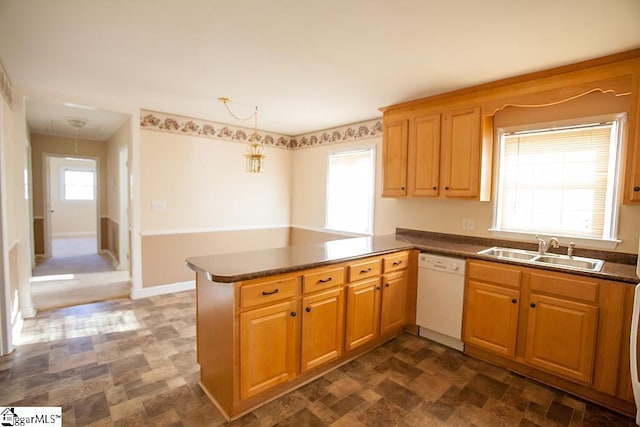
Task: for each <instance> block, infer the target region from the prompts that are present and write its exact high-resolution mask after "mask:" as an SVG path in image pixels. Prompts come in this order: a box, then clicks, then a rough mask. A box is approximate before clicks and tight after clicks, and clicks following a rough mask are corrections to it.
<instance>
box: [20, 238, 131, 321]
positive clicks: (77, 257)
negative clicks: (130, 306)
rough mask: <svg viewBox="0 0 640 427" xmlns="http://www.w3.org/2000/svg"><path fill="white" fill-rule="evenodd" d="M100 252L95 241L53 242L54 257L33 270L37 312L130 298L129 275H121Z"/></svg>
mask: <svg viewBox="0 0 640 427" xmlns="http://www.w3.org/2000/svg"><path fill="white" fill-rule="evenodd" d="M96 250H97V246H96V239H95V237H65V238H55V239H53V242H52V253H53V254H54V256H53V257H51V258H48V259H45V260H41V261H39V262H38V263H37V265H36V267H35V268H34V270H33V278H32V279H31V298H32V300H33V306H34V308H35V309H36V310H44V309H49V308H57V307H66V306H70V305H75V304H85V303H90V302H95V301H104V300H109V299H114V298H120V297H128V296H129V292H130V289H131V283H130V278H129V271H128V270H127V271H117V270H116V269H115V268H114V267H113V263H112V260H111V257H110V256H109V255H107V254H100V253H97V252H96Z"/></svg>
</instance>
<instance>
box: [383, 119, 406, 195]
mask: <svg viewBox="0 0 640 427" xmlns="http://www.w3.org/2000/svg"><path fill="white" fill-rule="evenodd" d="M408 143H409V120H406V119H405V120H397V121H392V122H386V123H385V124H384V139H383V144H382V197H399V196H406V195H407V152H408Z"/></svg>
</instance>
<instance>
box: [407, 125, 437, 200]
mask: <svg viewBox="0 0 640 427" xmlns="http://www.w3.org/2000/svg"><path fill="white" fill-rule="evenodd" d="M408 166H409V170H408V174H409V178H408V179H409V182H408V184H409V195H411V196H423V197H428V196H431V197H435V196H437V195H438V185H439V180H440V114H433V115H430V116H422V117H416V118H415V119H413V121H412V123H411V129H410V131H409V165H408Z"/></svg>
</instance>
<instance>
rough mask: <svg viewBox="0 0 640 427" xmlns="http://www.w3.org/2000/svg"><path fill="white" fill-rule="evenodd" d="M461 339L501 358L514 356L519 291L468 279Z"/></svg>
mask: <svg viewBox="0 0 640 427" xmlns="http://www.w3.org/2000/svg"><path fill="white" fill-rule="evenodd" d="M466 299H467V301H466V322H465V328H464V340H465V342H467V343H471V344H474V345H477V346H479V347H482V348H484V349H487V350H489V351H493V352H495V353H498V354H501V355H504V356H512V357H513V356H515V353H516V337H517V333H518V312H519V305H518V302H519V300H520V291H519V290H517V289H512V288H507V287H503V286H498V285H491V284H487V283H480V282H477V281H472V280H469V282H468V283H467V298H466Z"/></svg>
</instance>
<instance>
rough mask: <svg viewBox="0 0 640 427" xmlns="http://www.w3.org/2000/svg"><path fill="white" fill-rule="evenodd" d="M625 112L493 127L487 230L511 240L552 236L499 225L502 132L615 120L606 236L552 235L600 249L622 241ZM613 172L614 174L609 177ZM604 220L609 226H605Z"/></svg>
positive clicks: (561, 241) (564, 240)
mask: <svg viewBox="0 0 640 427" xmlns="http://www.w3.org/2000/svg"><path fill="white" fill-rule="evenodd" d="M626 120H627V115H626V113H620V114H607V115H600V116H595V117H583V118H578V119H570V120H561V121H555V122H545V123H535V124H527V125H518V126H510V127H505V128H499V129H496V130H495V141H497V143H498V144H497V149H496V150H495V153H494V165H495V167H494V171H495V173H494V179H493V188H494V197H493V220H492V226H491V228H490V229H489V232H490V233H491V235H492V236H496V237H500V238H506V239H513V240H531V241H534V242H535V241H536V238H535V236H536V235H540V236H541V237H550V236H551V235H548V234H545V233H542V232H535V231H531V232H527V231H515V230H505V229H502V228H500V224H499V221H500V214H501V213H500V194H499V192H500V188H501V185H500V184H501V182H500V179H501V177H502V174H501V170H500V168H501V166H502V165H501V160H502V152H503V149H504V148H503V139H502V138H503V135H505V134H507V133H511V132H516V131H523V130H528V131H536V130H545V129H554V128H562V127H571V126H579V125H580V124H587V123H599V122H614V126H615V127H616V128H617V135H616V136H617V139H616V141H615V142H614V143H613V144H611V146H610V159H612V158H613V160H610V162H609V163H610V165H613V167H610V168H609V174H610V177H609V179H608V180H607V185H608V190H610V191H611V199H610V200H611V203H610V209H609V210H608V212H606V213H605V216H606V218H605V227H606V228H607V230H606V231H605V234H607V235H608V237H604V238H589V237H583V236H573V235H571V234H554V235H553V237H557V238H558V239H559V241H560V243H561V244H568V243H569V242H570V241H571V242H574V243H576V244H577V245H579V246H588V247H593V248H602V249H614V248H615V247H616V246H617V245H618V243H620V242H622V240H620V239H618V238H617V236H618V221H619V206H620V198H621V188H620V180H621V179H622V177H621V175H622V171H621V162H622V157H623V155H622V150H623V147H624V144H623V139H624V134H625V131H626V130H625V129H626ZM611 175H613V176H611ZM607 222H608V223H609V224H608V227H607Z"/></svg>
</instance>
